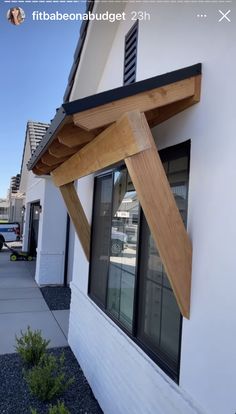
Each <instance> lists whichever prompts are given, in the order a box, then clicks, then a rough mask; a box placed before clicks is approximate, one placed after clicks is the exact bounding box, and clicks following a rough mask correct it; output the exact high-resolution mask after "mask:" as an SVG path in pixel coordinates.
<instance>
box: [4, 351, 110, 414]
mask: <svg viewBox="0 0 236 414" xmlns="http://www.w3.org/2000/svg"><path fill="white" fill-rule="evenodd" d="M63 351H64V355H65V371H66V373H67V375H68V376H69V377H74V382H73V384H72V385H70V387H69V388H68V390H67V391H65V393H64V394H63V396H62V397H60V398H58V399H60V400H61V401H64V403H65V406H66V407H67V408H68V410H69V411H70V413H71V414H102V410H101V408H100V407H99V405H98V402H97V400H96V399H95V398H94V395H93V393H92V391H91V388H90V387H89V385H88V382H87V380H86V378H85V377H84V375H83V372H82V370H81V368H80V366H79V365H78V362H77V360H76V358H75V357H74V355H73V353H72V351H71V349H70V348H69V347H67V348H53V349H50V350H49V351H48V352H51V353H53V354H54V355H57V356H60V355H61V353H62V352H63ZM22 368H23V365H22V362H21V359H20V357H19V355H18V354H7V355H1V356H0V379H1V384H0V413H1V414H30V413H31V411H30V407H32V408H35V409H37V411H38V414H47V413H48V406H49V405H50V403H44V402H41V401H39V400H37V399H36V398H35V397H33V396H32V395H31V394H30V391H29V389H28V385H27V383H26V382H25V380H24V377H23V375H22ZM58 399H57V398H56V399H55V400H54V401H51V404H56V402H57V400H58Z"/></svg>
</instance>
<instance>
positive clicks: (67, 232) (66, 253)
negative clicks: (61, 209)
mask: <svg viewBox="0 0 236 414" xmlns="http://www.w3.org/2000/svg"><path fill="white" fill-rule="evenodd" d="M69 245H70V216H69V214H67V220H66V242H65V261H64V287H67V282H68V280H67V276H68V259H69Z"/></svg>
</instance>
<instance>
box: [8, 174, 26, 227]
mask: <svg viewBox="0 0 236 414" xmlns="http://www.w3.org/2000/svg"><path fill="white" fill-rule="evenodd" d="M20 179H21V175H20V174H17V175H15V176H14V177H11V181H10V187H9V190H8V196H7V200H8V204H9V213H8V217H9V221H10V222H15V221H16V222H18V223H20V225H21V231H22V206H23V196H22V194H21V193H20V192H19V188H20Z"/></svg>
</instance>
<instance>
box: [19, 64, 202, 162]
mask: <svg viewBox="0 0 236 414" xmlns="http://www.w3.org/2000/svg"><path fill="white" fill-rule="evenodd" d="M201 73H202V64H201V63H197V64H196V65H192V66H188V67H186V68H183V69H178V70H175V71H172V72H168V73H166V74H164V75H158V76H155V77H153V78H149V79H145V80H142V81H139V82H135V83H132V84H130V85H126V86H121V87H119V88H115V89H111V90H109V91H105V92H101V93H98V94H95V95H91V96H88V97H86V98H82V99H77V100H75V101H71V102H67V103H64V104H62V106H61V107H60V108H59V110H58V111H57V113H56V115H55V117H54V119H53V120H52V123H51V125H50V126H49V128H48V130H47V132H46V134H45V135H44V138H43V140H42V141H41V143H40V144H39V145H38V147H37V148H36V150H35V152H34V154H33V155H32V157H31V159H30V160H29V162H28V164H27V167H28V169H29V170H31V169H32V168H33V167H34V166H35V164H36V163H37V161H38V159H39V158H40V157H41V156H42V152H45V151H46V149H47V148H48V147H49V145H50V144H51V142H52V141H53V139H54V134H55V132H56V131H57V129H58V128H59V126H60V125H61V123H62V122H63V121H64V119H65V117H66V116H68V115H73V114H75V113H78V112H82V111H85V110H87V109H92V108H95V107H97V106H100V105H104V104H106V103H109V102H112V101H115V100H119V99H123V98H126V97H129V96H133V95H137V94H138V93H142V92H145V91H148V90H151V89H154V88H160V87H162V86H165V85H169V84H171V83H175V82H178V81H181V80H184V79H187V78H190V77H192V76H197V75H200V74H201Z"/></svg>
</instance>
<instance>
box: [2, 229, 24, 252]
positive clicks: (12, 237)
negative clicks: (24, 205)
mask: <svg viewBox="0 0 236 414" xmlns="http://www.w3.org/2000/svg"><path fill="white" fill-rule="evenodd" d="M17 240H20V224H19V223H17V222H15V223H0V250H1V249H2V247H3V244H4V243H5V242H13V241H17Z"/></svg>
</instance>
